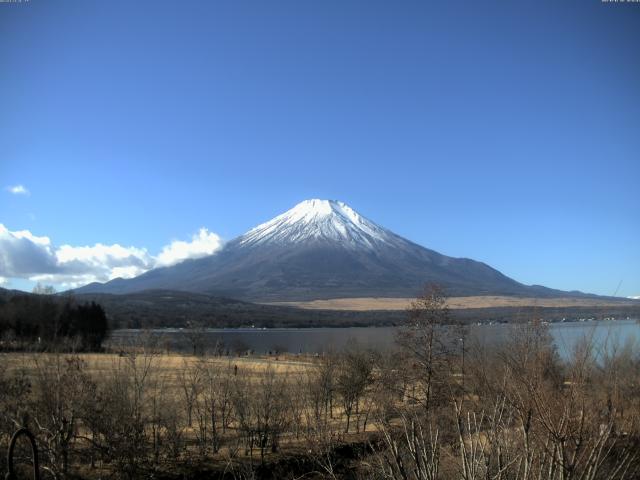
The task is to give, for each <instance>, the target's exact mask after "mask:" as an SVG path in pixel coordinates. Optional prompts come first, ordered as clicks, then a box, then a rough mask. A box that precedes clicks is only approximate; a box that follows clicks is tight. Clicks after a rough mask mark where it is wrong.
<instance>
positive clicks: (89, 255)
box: [0, 224, 223, 288]
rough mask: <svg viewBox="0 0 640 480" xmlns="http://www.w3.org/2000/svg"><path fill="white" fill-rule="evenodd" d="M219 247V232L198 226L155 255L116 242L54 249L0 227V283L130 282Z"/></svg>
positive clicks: (76, 284)
mask: <svg viewBox="0 0 640 480" xmlns="http://www.w3.org/2000/svg"><path fill="white" fill-rule="evenodd" d="M222 244H223V242H222V239H221V238H220V237H219V236H218V235H217V234H215V233H213V232H209V231H208V230H207V229H206V228H201V229H200V230H199V231H198V233H197V234H195V235H193V236H192V238H191V240H190V241H182V240H174V241H172V242H171V243H170V244H168V245H166V246H165V247H163V249H162V250H161V252H160V254H158V255H157V256H154V255H151V254H150V253H149V252H148V251H147V249H146V248H138V247H132V246H122V245H119V244H113V245H104V244H102V243H97V244H95V245H93V246H72V245H62V246H59V247H57V246H55V245H53V243H52V242H51V240H50V239H49V237H39V236H36V235H33V234H32V233H31V232H29V231H28V230H20V231H10V230H9V229H8V228H6V227H5V226H4V225H2V224H0V279H2V280H3V281H2V282H0V283H4V284H6V283H7V279H11V278H19V279H27V280H31V281H36V282H43V283H51V284H55V285H58V286H59V287H61V288H75V287H79V286H81V285H86V284H87V283H91V282H106V281H109V280H112V279H114V278H118V277H120V278H132V277H136V276H138V275H140V274H142V273H144V272H146V271H148V270H151V269H152V268H155V267H159V266H170V265H174V264H176V263H179V262H182V261H184V260H187V259H190V258H200V257H203V256H207V255H211V254H213V253H215V252H216V251H217V250H218V249H220V247H221V246H222Z"/></svg>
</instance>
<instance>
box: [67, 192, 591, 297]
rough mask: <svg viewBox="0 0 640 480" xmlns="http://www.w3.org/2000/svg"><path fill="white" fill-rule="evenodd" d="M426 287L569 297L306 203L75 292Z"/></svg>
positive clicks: (325, 204) (397, 292)
mask: <svg viewBox="0 0 640 480" xmlns="http://www.w3.org/2000/svg"><path fill="white" fill-rule="evenodd" d="M427 282H435V283H438V284H440V285H441V286H443V287H444V288H445V289H446V291H447V293H448V294H449V295H452V296H470V295H515V296H537V297H548V296H561V295H562V296H566V295H567V292H561V291H558V290H551V289H547V288H545V287H540V286H526V285H523V284H521V283H519V282H517V281H515V280H513V279H511V278H509V277H507V276H505V275H503V274H502V273H500V272H499V271H497V270H495V269H494V268H491V267H490V266H488V265H486V264H484V263H481V262H477V261H474V260H471V259H467V258H453V257H448V256H446V255H442V254H440V253H438V252H435V251H433V250H429V249H427V248H424V247H422V246H420V245H417V244H415V243H413V242H411V241H409V240H406V239H404V238H402V237H400V236H399V235H396V234H395V233H393V232H391V231H389V230H387V229H386V228H383V227H381V226H379V225H377V224H376V223H374V222H372V221H371V220H369V219H367V218H365V217H363V216H362V215H360V214H358V213H357V212H356V211H355V210H353V209H352V208H351V207H349V206H348V205H346V204H344V203H342V202H339V201H334V200H306V201H303V202H301V203H299V204H298V205H296V206H295V207H293V208H292V209H291V210H288V211H287V212H285V213H283V214H282V215H279V216H277V217H275V218H273V219H272V220H270V221H268V222H266V223H263V224H261V225H258V226H257V227H255V228H253V229H251V230H249V231H248V232H247V233H245V234H244V235H242V236H240V237H238V238H236V239H234V240H232V241H230V242H228V243H227V244H226V245H225V246H224V247H223V248H222V249H221V250H220V251H219V252H217V253H215V254H213V255H211V256H208V257H204V258H199V259H194V260H186V261H184V262H182V263H179V264H177V265H173V266H170V267H163V268H156V269H154V270H150V271H148V272H146V273H144V274H142V275H140V276H138V277H135V278H131V279H114V280H111V281H109V282H107V283H104V284H99V283H93V284H89V285H86V286H84V287H82V288H79V289H77V290H76V292H78V293H114V294H122V293H133V292H138V291H143V290H149V289H166V290H182V291H188V292H197V293H206V294H212V295H220V296H226V297H233V298H238V299H244V300H251V301H258V302H272V301H300V300H315V299H330V298H350V297H415V295H416V294H417V293H418V292H419V291H420V290H421V288H422V286H423V285H424V284H425V283H427ZM574 294H576V293H575V292H574ZM578 295H579V294H578Z"/></svg>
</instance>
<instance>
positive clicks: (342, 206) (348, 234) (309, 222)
mask: <svg viewBox="0 0 640 480" xmlns="http://www.w3.org/2000/svg"><path fill="white" fill-rule="evenodd" d="M394 237H395V235H393V234H392V233H391V232H389V231H388V230H386V229H385V228H382V227H380V226H378V225H376V224H375V223H374V222H372V221H371V220H368V219H367V218H365V217H363V216H362V215H360V214H359V213H358V212H356V211H355V210H354V209H352V208H351V207H350V206H349V205H347V204H346V203H343V202H339V201H337V200H319V199H312V200H305V201H303V202H301V203H299V204H297V205H296V206H295V207H293V208H292V209H291V210H288V211H286V212H285V213H283V214H282V215H278V216H277V217H275V218H274V219H272V220H269V221H268V222H266V223H263V224H261V225H258V226H257V227H255V228H253V229H251V230H249V231H248V232H247V233H245V234H244V235H243V236H242V237H240V238H239V243H240V245H245V246H249V245H251V246H255V245H262V244H277V245H286V244H294V243H305V242H309V241H315V242H322V241H330V242H336V241H338V242H340V243H342V244H343V246H346V247H351V248H373V247H374V246H375V245H376V244H379V243H381V242H389V241H392V240H393V238H394Z"/></svg>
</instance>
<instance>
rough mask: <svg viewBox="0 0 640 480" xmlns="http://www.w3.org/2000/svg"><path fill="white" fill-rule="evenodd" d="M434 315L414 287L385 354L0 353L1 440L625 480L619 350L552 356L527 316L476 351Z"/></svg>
mask: <svg viewBox="0 0 640 480" xmlns="http://www.w3.org/2000/svg"><path fill="white" fill-rule="evenodd" d="M447 316H448V312H447V309H446V307H445V306H444V299H443V297H442V296H441V294H440V293H439V292H437V291H431V292H427V293H426V294H425V296H424V297H422V298H421V299H419V300H418V301H416V302H415V303H414V305H413V307H412V309H411V310H410V316H409V321H408V322H407V326H406V328H405V329H404V330H403V333H402V334H401V335H400V336H399V338H398V350H397V351H395V352H392V353H391V352H390V353H380V352H374V351H369V350H366V349H362V348H358V347H357V346H355V345H353V346H351V347H350V348H348V349H346V350H345V351H343V352H336V353H334V354H329V355H326V356H323V357H318V358H313V357H306V358H305V357H282V356H280V357H270V358H247V357H222V356H214V355H209V356H179V355H174V354H167V353H161V349H159V348H157V346H156V345H155V344H154V340H153V337H147V338H141V339H140V341H139V342H138V343H137V344H135V345H128V346H122V347H121V348H119V350H118V351H117V352H115V353H102V354H69V353H55V352H50V353H40V354H29V353H6V354H2V361H1V363H0V365H1V367H0V392H1V393H0V412H1V414H2V422H1V424H0V447H5V448H6V445H7V442H8V439H9V436H10V435H11V433H12V432H13V431H14V430H15V429H16V428H17V426H19V425H23V424H26V425H27V426H28V427H29V428H30V429H31V430H32V431H33V432H34V433H35V435H36V437H37V440H38V445H39V449H40V452H41V455H40V456H41V464H42V465H43V467H44V468H45V471H46V472H49V474H51V475H55V476H56V477H57V478H72V477H82V478H151V477H153V478H185V477H186V478H205V477H206V478H291V479H293V478H303V477H304V478H334V479H338V478H340V479H342V478H363V479H364V478H373V479H416V480H423V479H424V480H435V479H449V478H453V479H463V480H472V479H504V480H506V479H527V480H528V479H540V480H542V479H544V480H554V479H559V480H560V479H562V480H569V479H585V480H587V479H623V478H637V476H638V475H639V474H640V430H639V427H640V395H639V394H640V357H639V356H638V352H637V350H635V349H634V348H633V346H631V345H627V346H626V347H621V348H615V346H613V345H609V346H608V347H607V348H604V349H602V348H598V349H596V348H595V347H594V345H591V344H590V343H589V342H588V341H586V340H585V342H584V343H583V344H582V345H580V346H579V347H578V348H576V350H575V352H574V353H573V356H572V357H571V358H569V359H565V360H563V359H560V358H559V356H558V355H557V353H556V351H555V349H554V347H553V345H552V343H551V340H550V337H549V335H548V332H547V331H546V329H545V327H544V326H543V325H535V324H528V325H520V326H517V327H514V329H513V332H512V335H510V337H509V339H508V340H506V341H505V342H504V343H503V344H502V345H500V346H499V347H497V348H496V347H492V348H491V350H486V349H484V348H483V347H482V346H481V345H471V344H469V343H470V342H469V341H467V340H466V336H465V331H464V329H463V328H460V329H459V330H457V331H455V332H454V333H451V332H452V330H451V329H447V330H446V331H447V332H449V333H448V334H447V336H445V334H444V333H443V330H442V329H440V328H439V324H440V323H443V322H446V321H447V320H448V319H447ZM2 461H4V459H3V460H2ZM4 467H5V466H4V465H3V468H4Z"/></svg>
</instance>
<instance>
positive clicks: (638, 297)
mask: <svg viewBox="0 0 640 480" xmlns="http://www.w3.org/2000/svg"><path fill="white" fill-rule="evenodd" d="M627 298H630V299H631V300H640V295H633V296H631V297H627Z"/></svg>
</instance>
